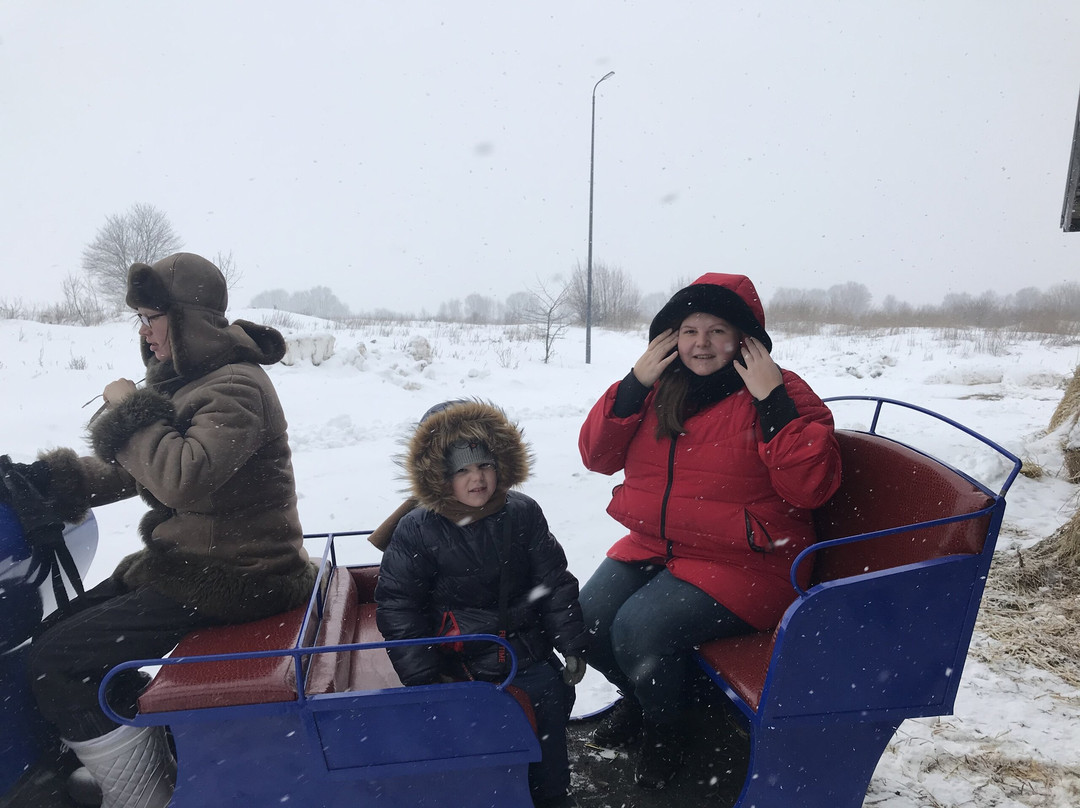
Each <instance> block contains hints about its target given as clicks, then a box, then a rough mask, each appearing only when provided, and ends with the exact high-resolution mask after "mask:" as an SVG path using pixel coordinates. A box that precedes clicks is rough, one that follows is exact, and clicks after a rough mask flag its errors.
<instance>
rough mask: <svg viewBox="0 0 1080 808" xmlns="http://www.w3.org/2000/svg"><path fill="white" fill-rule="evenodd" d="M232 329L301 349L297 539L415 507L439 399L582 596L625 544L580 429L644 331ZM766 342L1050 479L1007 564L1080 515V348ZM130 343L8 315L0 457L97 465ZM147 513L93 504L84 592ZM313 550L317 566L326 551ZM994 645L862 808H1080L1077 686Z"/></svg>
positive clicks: (587, 691) (294, 353)
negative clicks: (475, 423)
mask: <svg viewBox="0 0 1080 808" xmlns="http://www.w3.org/2000/svg"><path fill="white" fill-rule="evenodd" d="M230 316H231V317H233V318H244V319H250V320H254V321H256V322H271V323H272V324H273V323H274V322H275V319H276V320H277V321H278V322H282V321H284V322H286V323H287V325H285V326H281V325H277V326H276V327H278V328H280V330H281V331H282V333H283V334H285V336H286V339H287V340H288V341H289V344H290V354H289V356H288V357H287V361H288V362H289V364H284V363H283V364H279V365H276V366H274V367H272V368H270V369H269V372H270V375H271V378H272V379H273V381H274V383H275V385H276V386H277V389H278V393H279V395H280V397H281V401H282V405H283V406H284V409H285V413H286V416H287V418H288V421H289V437H290V443H291V446H292V450H293V461H294V466H295V470H296V479H297V489H298V496H299V508H300V516H301V520H302V522H303V525H304V529H305V530H306V531H307V532H309V533H321V532H327V531H347V530H365V529H372V528H374V527H376V526H377V525H378V524H379V523H380V522H381V521H382V520H383V518H385V516H387V515H388V514H389V513H390V512H391V511H393V510H394V508H396V507H397V506H398V504H400V502H401V500H402V498H403V497H404V495H405V483H404V481H403V479H402V477H401V472H400V469H399V467H398V466H397V464H396V462H395V459H396V457H397V456H398V454H399V453H400V451H401V449H402V441H403V440H404V439H405V438H406V437H407V436H408V435H409V434H410V433H411V430H412V428H413V427H414V425H415V423H416V421H417V419H418V418H419V417H420V415H421V414H422V413H423V412H424V411H425V410H427V409H428V407H430V406H431V405H432V404H435V403H438V402H440V401H444V400H447V399H452V398H470V397H475V398H480V399H483V400H486V401H490V402H492V403H494V404H496V405H498V406H500V407H502V408H503V409H504V410H505V411H506V412H507V414H508V416H509V417H510V418H511V419H512V420H513V421H515V422H516V423H517V424H518V425H519V426H520V427H521V428H522V431H523V433H524V435H525V439H526V441H527V442H528V443H529V445H530V448H531V450H532V452H533V455H534V464H533V472H532V476H531V478H530V479H529V481H528V482H527V483H526V484H525V485H523V486H522V489H521V490H523V491H524V492H525V493H527V494H529V495H530V496H532V497H533V498H535V499H536V500H537V501H538V502H539V503H540V505H541V506H542V507H543V508H544V511H545V514H546V515H547V518H548V521H549V523H550V526H551V529H552V532H553V533H554V534H555V535H556V537H557V538H558V539H559V541H560V543H561V544H562V545H563V547H564V549H565V550H566V553H567V558H568V560H569V563H570V568H571V570H572V571H573V572H574V574H575V575H576V576H577V577H578V579H579V580H580V581H582V582H584V581H585V580H586V579H587V578H588V577H589V576H590V575H591V573H592V571H593V570H594V569H595V568H596V566H597V565H598V564H599V562H600V561H601V559H602V558H603V556H604V552H605V551H606V550H607V548H608V547H609V546H610V545H611V544H612V543H613V542H614V541H615V540H616V539H617V538H619V536H621V535H622V532H623V531H622V528H621V526H620V525H618V524H617V523H616V522H615V521H614V520H612V519H611V518H610V517H609V516H607V514H606V513H605V508H606V506H607V503H608V499H609V497H610V491H611V488H612V487H613V486H614V485H615V484H616V483H617V482H618V479H617V478H616V477H605V476H603V475H599V474H594V473H591V472H588V471H586V470H585V468H584V467H583V466H582V464H581V459H580V456H579V454H578V450H577V435H578V430H579V428H580V426H581V423H582V421H583V420H584V417H585V415H586V413H587V412H588V410H589V409H590V407H591V406H592V405H593V403H594V402H595V401H596V399H597V398H598V397H599V396H600V395H601V394H602V393H603V392H604V390H605V389H606V388H607V387H608V386H609V385H610V384H611V383H613V382H615V381H616V380H618V379H620V378H622V376H624V375H625V374H626V372H627V371H628V370H629V369H630V367H631V366H632V365H633V363H634V361H635V360H636V359H637V357H638V356H639V355H640V353H641V351H642V350H643V349H644V347H645V344H646V335H645V329H644V328H641V329H635V330H631V331H625V332H615V331H607V330H603V329H593V333H592V364H589V365H586V364H585V363H584V361H583V356H584V339H585V337H584V330H583V329H571V330H569V331H568V332H567V333H566V334H565V337H564V338H563V339H561V340H559V341H558V342H556V343H555V346H554V350H555V354H554V356H553V358H552V359H551V361H550V362H549V363H547V364H545V363H544V362H543V355H544V350H543V343H542V342H540V341H536V340H528V339H526V338H525V337H526V331H525V329H524V328H523V327H519V326H501V325H500V326H495V325H489V326H474V325H461V324H447V323H436V322H394V323H374V324H371V325H369V326H366V327H361V328H351V329H350V328H341V327H338V326H335V325H334V324H332V323H328V322H326V321H322V320H317V319H315V318H309V317H303V316H299V315H290V316H289V317H288V318H284V319H283V318H281V317H280V315H279V314H278V313H276V312H270V311H265V310H254V309H238V310H233V311H231V312H230ZM770 333H771V335H772V337H773V341H774V344H775V349H774V352H773V355H774V357H775V358H776V360H777V362H778V363H779V364H780V365H781V366H783V367H785V368H789V369H791V370H793V371H795V372H796V373H798V374H799V375H800V376H802V377H803V378H804V379H806V380H807V381H808V382H809V383H810V385H811V386H812V387H813V388H814V390H815V391H816V392H817V393H818V394H819V395H820V396H822V397H823V398H826V397H833V396H864V395H865V396H881V397H886V398H894V399H898V400H901V401H907V402H910V403H913V404H916V405H919V406H921V407H925V408H927V409H929V410H932V411H934V412H937V413H940V414H942V415H944V416H946V417H948V418H950V419H953V420H955V421H957V422H959V423H961V424H963V425H965V426H966V427H968V428H970V429H972V430H974V431H975V432H977V433H980V434H982V435H985V436H986V437H987V438H989V439H990V440H992V441H995V442H997V443H998V444H1000V445H1001V446H1003V447H1004V448H1005V449H1008V450H1009V451H1011V452H1013V453H1014V454H1016V455H1018V456H1019V457H1021V458H1022V459H1025V460H1027V461H1029V462H1032V463H1035V464H1038V465H1039V466H1041V467H1042V469H1043V470H1044V472H1045V473H1044V474H1043V476H1042V477H1041V478H1038V479H1032V478H1028V477H1024V476H1021V477H1019V478H1018V479H1017V480H1016V482H1015V483H1014V485H1013V487H1012V489H1011V491H1010V492H1009V495H1008V498H1007V501H1008V506H1007V508H1006V512H1005V520H1004V524H1003V527H1002V531H1001V535H1000V537H999V540H998V549H997V552H998V554H999V555H1000V554H1002V553H1015V552H1017V551H1023V550H1026V549H1028V548H1030V547H1032V546H1033V545H1035V544H1037V543H1038V542H1039V541H1041V540H1042V539H1044V538H1046V537H1048V536H1050V535H1051V534H1052V533H1053V532H1054V531H1055V530H1056V529H1057V528H1058V527H1060V526H1061V525H1062V524H1063V523H1064V522H1066V521H1067V520H1068V519H1069V517H1070V516H1071V515H1072V514H1073V513H1074V512H1075V510H1076V508H1077V496H1078V495H1077V487H1076V486H1075V485H1071V484H1069V483H1067V482H1065V481H1064V479H1062V477H1061V476H1060V473H1061V470H1062V467H1063V462H1064V461H1063V455H1062V451H1061V448H1060V445H1061V444H1060V441H1061V437H1062V436H1061V435H1046V434H1045V431H1046V426H1047V424H1048V423H1049V420H1050V416H1051V414H1052V413H1053V411H1054V408H1055V407H1056V406H1057V405H1058V403H1059V402H1060V401H1061V398H1062V394H1063V392H1064V389H1065V386H1066V384H1067V382H1068V380H1069V379H1070V378H1071V377H1072V374H1073V372H1074V370H1075V368H1076V367H1077V366H1078V365H1080V346H1078V345H1075V344H1074V345H1062V344H1060V343H1061V342H1062V341H1061V340H1055V341H1043V340H1040V339H1039V338H1038V337H1037V336H1031V337H1026V338H1025V337H1015V336H1010V337H1007V338H1006V337H1004V336H1003V335H1002V334H1001V333H997V332H981V331H964V332H957V331H944V330H940V329H916V328H909V329H889V330H888V331H885V330H882V331H860V332H854V333H852V332H851V331H850V329H840V328H832V329H830V328H825V329H823V330H822V332H821V333H820V334H815V335H809V336H805V335H797V336H796V335H788V334H785V333H784V332H782V331H778V330H775V331H771V332H770ZM137 339H138V335H137V333H136V330H135V328H134V327H133V326H132V324H131V323H130V322H129V321H127V320H124V321H116V322H110V323H106V324H103V325H100V326H94V327H78V326H61V325H46V324H42V323H38V322H32V321H20V320H5V321H0V344H3V345H4V348H5V350H4V351H3V355H2V356H0V380H2V382H3V385H4V390H5V395H4V397H3V410H4V411H6V412H8V415H9V416H10V417H9V418H8V419H7V424H8V427H7V430H6V434H5V438H4V442H3V445H2V446H0V453H6V454H9V455H11V457H12V458H13V459H14V460H16V461H22V462H27V461H30V460H33V459H34V457H35V456H36V455H37V453H38V452H39V451H41V450H44V449H48V448H54V447H58V446H70V447H72V448H74V449H76V450H79V451H87V446H86V439H85V424H86V422H87V420H88V419H89V417H90V416H91V415H92V414H93V413H94V411H95V410H96V409H97V407H98V406H99V405H100V399H97V400H95V401H93V403H91V404H90V405H89V406H86V407H83V406H82V405H83V404H84V402H87V401H88V400H90V399H92V398H93V397H95V396H97V395H98V394H99V393H100V392H101V390H102V389H103V388H104V386H105V384H107V383H108V382H110V381H112V380H113V379H116V378H121V377H126V378H131V379H140V378H141V377H142V375H143V368H142V366H141V363H140V359H139V350H138V347H137ZM833 412H834V415H835V416H836V420H837V425H838V426H841V427H850V428H865V427H866V426H868V419H869V415H870V411H869V407H867V406H866V405H865V404H862V403H846V402H838V403H837V404H836V405H834V406H833ZM890 430H893V431H890ZM882 431H883V432H885V434H892V435H895V436H897V437H899V438H900V439H902V440H907V441H910V442H912V443H914V444H915V445H916V446H917V447H919V448H922V449H925V450H927V451H929V452H930V453H931V454H935V455H938V456H940V457H942V458H943V459H945V460H946V461H947V462H949V463H951V464H952V465H954V466H956V467H958V468H960V469H961V470H963V471H965V472H967V473H969V474H971V475H972V476H974V477H976V478H978V479H980V480H982V481H983V482H985V483H986V484H987V485H988V486H989V487H991V488H993V489H995V490H997V489H998V488H999V487H1000V485H1001V484H1002V482H1003V481H1004V475H1005V474H1006V473H1007V470H1008V469H1007V466H1006V464H1004V463H1003V462H1002V461H1001V460H1000V459H998V458H996V457H995V456H994V454H993V453H992V452H989V451H986V450H985V449H984V448H983V447H981V445H979V444H977V443H976V442H974V441H964V440H959V439H958V438H957V436H956V435H955V434H948V433H949V431H948V430H944V431H941V433H940V434H939V431H938V430H936V429H934V428H932V427H929V426H928V425H927V423H926V422H925V421H924V420H923V421H920V420H918V419H914V420H911V421H909V420H908V419H906V418H898V419H897V420H896V422H895V424H893V425H892V426H890V427H888V428H883V429H882ZM1073 440H1074V441H1076V440H1078V437H1077V436H1073ZM144 510H145V508H144V507H143V505H142V503H141V502H140V501H138V500H129V501H127V502H123V503H118V504H116V505H112V506H107V507H104V508H99V509H97V510H96V511H95V516H96V518H97V521H98V528H99V531H100V535H99V544H98V550H97V554H96V556H95V559H94V562H93V564H92V565H91V568H90V571H89V573H88V575H87V579H88V583H90V584H92V583H96V582H97V581H99V580H101V579H102V578H104V577H105V576H107V575H108V574H109V573H110V572H111V570H112V568H113V567H114V566H115V564H116V563H117V562H118V561H119V560H120V558H122V557H123V556H124V555H126V554H127V553H129V552H132V551H133V550H135V549H138V547H139V546H140V545H139V540H138V538H137V535H136V525H137V523H138V520H139V518H140V517H141V515H142V513H143V512H144ZM338 548H339V557H340V559H341V560H342V561H344V562H346V563H377V562H378V560H379V553H378V551H377V550H375V549H374V548H373V547H371V546H370V545H369V544H368V543H367V542H366V541H365V540H364V539H363V538H359V539H356V540H355V541H351V542H345V541H341V542H339V544H338ZM309 549H310V550H311V552H312V554H313V555H315V554H318V553H319V552H321V542H312V543H311V547H310V548H309ZM996 642H997V641H995V640H993V639H991V638H989V637H987V636H985V635H984V634H982V633H981V632H980V631H979V630H978V628H977V629H976V633H975V636H974V638H973V640H972V649H973V653H972V654H971V655H969V659H968V662H967V665H966V667H965V670H964V673H963V680H962V683H961V686H960V692H959V695H958V697H957V700H956V708H955V709H956V712H955V715H953V716H943V717H940V718H928V719H919V720H913V721H906V722H904V724H903V725H902V726H901V727H900V729H899V731H898V732H897V734H896V736H895V738H894V739H893V741H892V743H891V744H890V745H889V748H888V749H887V751H886V752H885V754H884V756H883V757H882V759H881V762H880V764H879V766H878V769H877V772H876V773H875V776H874V779H873V781H872V783H871V787H870V791H869V793H868V795H867V799H866V803H865V804H866V805H867V806H874V807H875V808H915V807H916V806H919V807H920V808H921V806H957V807H959V806H972V805H979V806H1002V807H1004V808H1012V807H1013V806H1066V805H1076V804H1080V690H1077V688H1076V687H1073V686H1071V685H1069V684H1068V683H1066V682H1064V681H1063V680H1061V679H1060V678H1058V677H1057V676H1054V675H1052V674H1050V673H1047V672H1045V671H1042V670H1040V669H1038V668H1034V667H1031V666H1028V665H1024V664H1022V663H1020V662H1018V661H1016V660H1015V659H1014V658H1012V657H1009V656H1006V655H1004V654H1002V653H1000V652H999V650H998V648H997V647H996V646H995V643H996ZM976 650H977V651H978V653H975V651H976ZM612 697H613V691H612V689H611V688H610V686H609V685H607V683H606V682H605V681H604V680H603V679H602V678H601V677H599V676H598V675H596V674H594V673H592V672H590V674H589V676H587V678H586V679H585V681H584V682H583V683H582V685H581V686H580V687H579V689H578V705H577V708H576V711H577V712H578V713H586V712H589V711H591V710H594V709H597V708H599V707H601V706H603V705H604V704H606V703H607V702H608V701H610V699H611V698H612ZM1018 771H1022V772H1024V774H1023V776H1018V775H1017V774H1016V772H1018Z"/></svg>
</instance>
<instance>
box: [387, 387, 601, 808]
mask: <svg viewBox="0 0 1080 808" xmlns="http://www.w3.org/2000/svg"><path fill="white" fill-rule="evenodd" d="M529 459H530V458H529V452H528V449H527V447H526V446H525V443H524V441H523V440H522V437H521V434H520V432H519V431H518V430H517V428H516V427H515V426H514V425H513V424H511V423H510V422H509V421H508V420H507V418H506V416H505V414H504V413H503V412H502V411H501V410H500V409H498V408H497V407H494V406H492V405H490V404H485V403H483V402H478V401H451V402H447V403H445V404H440V405H438V406H437V407H433V408H432V409H431V410H429V411H428V412H427V413H426V414H425V416H424V418H423V419H422V420H421V423H420V425H419V427H418V428H417V430H416V432H415V434H414V435H413V437H412V439H411V440H410V442H409V445H408V450H407V453H406V456H405V458H404V460H403V465H404V466H405V469H406V472H407V474H408V478H409V481H410V485H411V489H412V494H413V497H414V498H415V500H416V502H417V505H418V507H416V508H415V509H413V510H412V511H410V512H409V513H408V514H407V515H405V516H404V517H403V518H402V519H401V520H400V521H399V522H398V523H397V525H396V527H394V530H393V534H392V537H391V540H390V542H389V545H388V546H387V548H386V550H385V553H384V555H383V560H382V565H381V568H380V574H379V584H378V588H377V589H376V592H375V601H376V604H377V622H378V626H379V630H380V631H381V632H382V634H383V636H384V637H385V638H386V639H388V640H399V639H411V638H417V637H431V636H435V635H445V634H458V633H460V634H495V635H500V634H501V635H503V636H505V638H506V640H507V641H508V642H509V643H510V645H511V647H512V648H513V649H514V653H515V654H516V655H517V661H518V671H517V676H516V677H515V679H514V684H515V685H516V686H517V687H519V688H521V689H522V690H524V691H525V692H526V693H527V694H528V696H529V699H530V701H531V702H532V707H533V712H534V714H535V717H536V724H537V735H538V737H539V739H540V749H541V753H542V759H541V760H540V761H539V762H538V763H534V764H532V765H531V766H530V767H529V790H530V791H531V793H532V795H533V799H534V801H535V804H536V805H537V806H571V805H574V804H575V803H574V801H573V797H571V796H570V795H569V785H570V767H569V761H568V758H567V751H566V722H567V720H568V718H569V716H570V709H571V707H572V706H573V701H574V690H573V686H574V685H575V684H577V683H578V682H579V681H580V680H581V677H582V676H583V675H584V672H585V663H584V660H583V655H584V653H585V650H586V646H587V644H588V633H587V632H586V630H585V624H584V622H583V621H582V617H581V606H580V605H579V603H578V582H577V579H576V578H574V576H573V575H571V574H570V572H569V570H568V569H567V566H566V556H565V554H564V553H563V550H562V547H560V546H559V543H558V542H557V541H556V540H555V537H554V536H552V535H551V533H550V531H549V530H548V525H547V520H546V519H545V518H544V513H543V511H541V510H540V506H539V505H537V504H536V502H535V501H533V500H532V499H530V498H529V497H527V496H525V495H524V494H521V493H519V492H516V491H510V490H509V489H510V488H512V487H514V486H516V485H519V484H521V483H522V482H524V481H525V479H526V478H527V477H528V474H529ZM499 650H500V646H497V645H496V644H494V643H467V644H463V645H462V646H461V647H460V648H454V647H452V646H451V645H450V644H444V645H434V646H430V645H429V646H425V645H411V646H401V647H397V648H391V649H389V653H390V657H391V660H392V661H393V663H394V668H395V669H396V670H397V673H398V676H399V677H400V678H401V681H402V682H403V683H404V684H406V685H428V684H435V683H438V682H441V681H451V680H455V679H481V680H486V681H502V680H503V679H504V678H505V676H506V674H507V673H508V672H509V659H503V658H501V656H500V653H499ZM553 650H558V651H559V653H561V654H562V655H563V657H564V659H565V660H566V663H565V666H564V665H563V664H561V663H560V662H559V660H558V657H556V656H555V654H554V653H553Z"/></svg>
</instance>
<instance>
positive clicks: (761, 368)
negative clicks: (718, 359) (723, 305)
mask: <svg viewBox="0 0 1080 808" xmlns="http://www.w3.org/2000/svg"><path fill="white" fill-rule="evenodd" d="M741 356H742V362H739V360H738V357H736V358H735V359H734V360H732V361H734V363H735V371H736V372H737V373H738V374H739V375H740V376H741V377H742V380H743V383H744V384H745V385H746V389H747V390H749V391H750V395H752V396H753V397H754V398H756V399H757V400H758V401H764V400H765V399H766V398H768V397H769V393H771V392H772V391H773V390H775V389H776V388H777V387H779V386H780V385H781V384H783V383H784V376H783V374H782V373H781V372H780V366H779V365H777V364H776V362H774V361H773V358H772V357H771V356H770V355H769V352H768V351H767V350H765V346H764V345H762V344H761V342H760V341H759V340H756V339H754V338H753V337H747V338H746V339H744V340H743V348H742V353H741ZM743 362H745V363H746V367H743Z"/></svg>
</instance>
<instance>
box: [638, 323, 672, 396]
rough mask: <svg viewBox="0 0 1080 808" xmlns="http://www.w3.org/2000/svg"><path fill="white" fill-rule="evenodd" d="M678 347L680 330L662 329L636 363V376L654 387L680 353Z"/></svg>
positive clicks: (647, 385) (646, 384)
mask: <svg viewBox="0 0 1080 808" xmlns="http://www.w3.org/2000/svg"><path fill="white" fill-rule="evenodd" d="M678 347H679V332H678V331H675V330H674V329H671V328H669V329H667V330H666V331H661V332H660V333H659V334H657V335H656V338H655V339H654V340H653V341H652V342H650V343H649V347H648V348H646V349H645V353H643V354H642V355H641V358H640V359H638V361H637V362H636V363H635V364H634V377H635V378H636V379H637V380H638V381H639V382H641V383H642V384H643V385H645V386H646V387H652V386H653V385H654V384H656V380H657V379H659V378H660V374H661V373H663V372H664V369H665V368H666V367H667V366H668V365H670V364H671V363H672V362H674V361H675V357H676V356H678V355H679V352H678V350H677V349H678Z"/></svg>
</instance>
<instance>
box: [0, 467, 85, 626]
mask: <svg viewBox="0 0 1080 808" xmlns="http://www.w3.org/2000/svg"><path fill="white" fill-rule="evenodd" d="M39 462H40V461H39ZM0 479H2V480H3V483H4V484H3V486H0V500H2V501H4V502H6V503H7V504H9V505H10V506H11V508H12V510H14V511H15V515H16V516H17V517H18V519H19V524H20V525H22V529H23V536H24V538H25V540H26V544H27V545H28V546H29V547H30V549H31V550H32V551H33V553H34V557H35V559H36V560H37V562H38V563H39V564H40V565H41V579H44V577H45V576H46V575H47V576H49V577H51V578H52V587H53V594H54V595H55V597H56V605H57V608H59V609H61V610H66V609H67V606H68V604H69V603H70V599H69V597H68V593H67V588H66V587H65V586H64V580H63V576H64V575H66V576H67V579H68V581H69V582H70V583H71V586H72V588H73V589H74V590H75V593H76V594H77V595H81V594H83V584H82V578H81V577H80V576H79V568H78V567H77V566H76V565H75V560H74V559H73V558H72V557H71V552H70V551H69V550H68V548H67V544H66V543H65V542H64V520H63V519H61V518H60V517H59V516H58V515H57V508H56V503H55V502H54V501H53V499H52V498H51V497H50V496H49V495H48V466H46V465H45V464H44V463H42V464H41V465H40V466H38V465H37V464H31V465H27V464H24V463H13V462H12V461H11V458H10V457H8V456H7V455H0Z"/></svg>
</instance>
